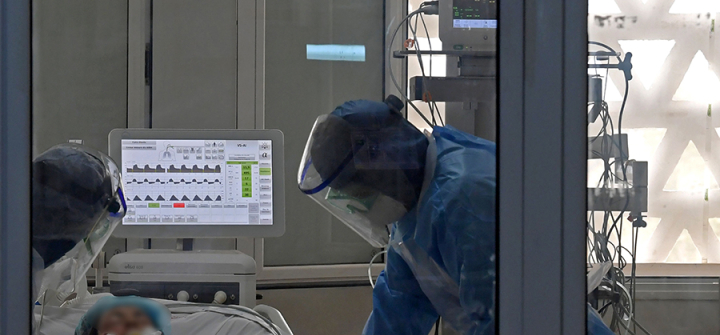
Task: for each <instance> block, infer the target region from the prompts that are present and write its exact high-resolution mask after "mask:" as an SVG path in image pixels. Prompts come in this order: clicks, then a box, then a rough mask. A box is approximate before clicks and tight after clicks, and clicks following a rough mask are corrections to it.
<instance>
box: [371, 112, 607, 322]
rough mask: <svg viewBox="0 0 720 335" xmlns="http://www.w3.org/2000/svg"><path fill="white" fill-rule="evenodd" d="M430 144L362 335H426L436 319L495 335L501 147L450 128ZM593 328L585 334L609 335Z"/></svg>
mask: <svg viewBox="0 0 720 335" xmlns="http://www.w3.org/2000/svg"><path fill="white" fill-rule="evenodd" d="M432 137H433V139H434V144H433V143H432V141H431V145H430V147H431V148H430V149H428V163H427V164H426V169H427V168H432V165H435V167H434V169H432V171H426V174H427V173H429V175H427V176H426V179H425V182H424V183H423V192H422V194H421V196H420V200H419V202H418V204H417V205H416V207H415V208H414V209H412V210H411V211H409V212H408V213H407V214H406V215H405V216H404V217H403V218H402V219H401V220H400V221H398V222H397V223H396V224H395V225H394V227H393V232H392V237H391V247H390V248H389V249H388V254H387V265H386V269H385V271H383V272H382V273H381V274H380V276H379V277H378V280H377V283H376V285H375V289H374V290H373V311H372V313H371V314H370V318H369V319H368V321H367V324H366V325H365V329H364V330H363V334H395V335H404V334H408V335H409V334H414V335H426V334H428V332H429V331H430V330H431V328H432V326H433V324H434V323H435V321H436V320H437V319H438V316H439V315H442V317H443V319H444V320H445V321H446V322H448V323H449V324H450V325H451V326H453V328H455V329H456V330H458V331H460V332H461V333H463V334H471V335H493V334H495V315H494V306H495V231H496V224H495V192H496V191H495V185H496V183H495V175H496V174H495V166H496V165H495V156H496V147H495V144H494V143H492V142H490V141H486V140H483V139H480V138H477V137H475V136H471V135H468V134H466V133H464V132H461V131H459V130H457V129H455V128H453V127H450V126H446V127H435V128H434V129H433V133H432ZM433 146H435V147H433ZM433 150H436V153H435V154H434V156H435V157H436V159H433V157H431V154H433V153H432V152H431V151H433ZM591 321H595V322H591V323H590V324H589V325H588V326H589V327H588V328H589V332H588V334H594V335H601V334H602V335H604V334H608V332H609V334H612V333H611V332H610V330H609V329H607V327H606V326H605V325H604V324H602V321H600V322H597V321H598V320H597V319H592V320H591ZM590 326H592V327H590Z"/></svg>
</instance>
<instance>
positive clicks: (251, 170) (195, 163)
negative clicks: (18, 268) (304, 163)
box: [122, 139, 273, 225]
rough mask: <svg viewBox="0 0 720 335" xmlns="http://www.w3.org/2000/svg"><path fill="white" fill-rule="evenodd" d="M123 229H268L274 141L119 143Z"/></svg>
mask: <svg viewBox="0 0 720 335" xmlns="http://www.w3.org/2000/svg"><path fill="white" fill-rule="evenodd" d="M122 166H123V183H124V191H125V197H126V199H127V205H128V206H127V207H128V209H127V214H126V216H125V218H124V219H123V224H125V225H178V224H180V225H202V224H207V225H272V224H273V203H272V201H273V188H272V185H273V183H272V178H273V171H272V141H270V140H164V139H163V140H159V139H153V140H142V139H132V140H129V139H124V140H122Z"/></svg>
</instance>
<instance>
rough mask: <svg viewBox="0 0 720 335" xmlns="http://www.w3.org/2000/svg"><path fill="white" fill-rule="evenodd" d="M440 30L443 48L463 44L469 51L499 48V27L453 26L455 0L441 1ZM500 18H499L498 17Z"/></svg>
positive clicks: (449, 48)
mask: <svg viewBox="0 0 720 335" xmlns="http://www.w3.org/2000/svg"><path fill="white" fill-rule="evenodd" d="M439 15H440V19H439V30H440V40H441V41H442V43H443V50H453V48H454V46H455V45H462V46H464V48H465V49H463V50H469V51H495V50H496V49H497V38H496V36H497V28H455V27H453V1H451V0H448V1H441V2H440V7H439ZM498 19H499V18H498Z"/></svg>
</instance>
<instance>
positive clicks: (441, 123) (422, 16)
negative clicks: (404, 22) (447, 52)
mask: <svg viewBox="0 0 720 335" xmlns="http://www.w3.org/2000/svg"><path fill="white" fill-rule="evenodd" d="M422 6H429V5H427V4H426V3H423V5H422ZM435 6H437V4H435ZM425 14H427V13H423V14H421V15H418V16H419V17H420V21H421V22H422V24H423V29H424V30H425V37H427V40H428V49H430V51H431V52H432V50H433V48H432V39H431V38H430V32H428V28H427V24H425ZM429 57H430V77H432V73H433V72H432V61H433V57H434V56H433V55H432V54H430V56H429ZM419 62H420V63H422V62H423V60H422V57H420V58H419ZM423 87H424V88H425V90H426V91H427V92H428V104H429V105H430V106H431V111H432V110H433V107H434V111H435V113H437V118H438V120H439V121H440V125H441V126H443V127H444V126H445V121H444V120H443V118H442V115H441V114H440V110H439V109H438V106H437V103H436V102H435V100H433V98H432V94H431V93H430V91H429V90H428V89H427V85H425V83H423Z"/></svg>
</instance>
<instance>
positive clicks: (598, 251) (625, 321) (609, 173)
mask: <svg viewBox="0 0 720 335" xmlns="http://www.w3.org/2000/svg"><path fill="white" fill-rule="evenodd" d="M589 43H590V44H593V45H598V46H601V47H603V48H605V49H607V50H609V51H611V52H612V53H614V54H615V57H616V58H617V60H618V62H620V63H621V64H620V65H623V66H628V65H627V64H629V60H628V61H626V62H623V61H622V59H621V58H620V56H619V55H618V53H617V52H615V51H614V50H613V49H612V48H611V47H609V46H607V45H605V44H602V43H598V42H589ZM628 56H629V55H628ZM629 57H631V56H629ZM609 63H610V60H609V59H608V64H609ZM623 63H624V64H623ZM619 68H620V69H622V67H619ZM626 69H627V68H626ZM623 71H624V72H625V76H624V77H625V92H624V95H623V101H622V104H621V107H620V112H619V115H618V120H617V121H618V124H617V126H618V129H617V130H618V134H620V135H622V121H623V116H624V111H625V107H626V104H627V98H628V92H629V80H630V74H629V71H625V70H623ZM596 73H597V71H596ZM605 78H606V82H605V88H604V92H603V101H602V105H601V111H600V116H601V120H602V127H601V129H600V131H599V133H598V134H597V136H595V137H594V138H592V139H591V141H590V142H591V143H593V142H595V141H597V140H598V139H600V138H601V139H602V140H601V143H600V145H599V146H600V150H599V151H596V150H593V152H592V153H593V154H594V155H596V156H599V158H601V159H602V161H603V165H604V171H603V174H602V176H601V177H600V179H599V180H598V187H601V188H608V187H610V186H611V185H612V184H613V183H617V182H619V183H620V184H622V185H623V186H624V187H625V188H628V187H632V183H631V182H630V181H629V180H628V178H627V168H628V166H629V164H630V163H631V162H632V160H628V159H627V153H626V152H625V151H624V149H623V139H622V136H620V137H619V138H618V140H617V141H616V140H615V138H614V135H615V129H614V125H613V120H612V117H611V116H610V113H609V107H608V105H607V102H606V100H605V98H606V95H607V86H608V82H607V80H609V76H608V71H606V74H605ZM590 105H592V104H589V106H590ZM615 148H617V150H618V152H619V158H613V159H612V161H611V158H612V156H613V151H614V149H615ZM618 164H619V166H618ZM613 168H616V169H617V170H620V174H616V173H614V172H613ZM617 170H616V171H617ZM611 180H614V181H615V182H611ZM628 206H629V198H628V197H626V199H625V205H624V206H623V209H622V210H621V211H620V212H619V215H618V216H617V217H616V216H615V215H614V214H613V212H612V211H605V212H604V213H603V214H604V218H603V223H602V227H601V229H600V230H599V231H598V230H596V228H597V227H596V225H595V215H596V213H595V211H592V212H591V214H590V217H589V218H588V232H589V234H588V237H589V238H592V241H588V247H589V249H590V253H589V255H588V260H589V261H592V260H594V261H596V262H603V261H607V260H609V261H611V262H612V263H613V264H617V267H615V266H613V268H612V269H611V271H610V273H609V275H608V277H609V278H608V279H607V280H609V281H610V287H608V288H607V289H608V290H609V291H611V292H618V291H620V292H622V293H620V297H621V299H620V300H619V301H617V302H614V301H610V302H608V303H607V304H605V305H603V306H602V308H600V309H599V312H600V313H601V314H602V315H605V314H606V313H607V311H608V307H613V308H612V311H613V312H612V313H613V316H612V320H611V324H610V325H611V329H613V330H618V331H621V330H622V329H620V327H622V328H624V329H625V331H624V333H625V334H633V335H634V334H635V332H634V331H632V330H631V329H630V324H631V323H632V325H633V326H637V327H639V328H640V329H641V330H642V331H643V332H645V333H646V334H650V333H649V332H647V330H646V329H645V328H643V327H642V325H640V324H638V323H637V320H635V317H634V313H635V303H634V302H635V292H636V262H637V243H638V235H639V227H635V226H634V224H633V227H632V228H631V232H630V233H631V246H630V249H628V247H627V246H624V245H623V244H622V241H623V231H624V229H623V226H624V213H625V212H627V209H628ZM611 236H616V237H617V241H618V245H615V244H614V243H612V242H611V241H610V237H611ZM609 247H611V248H609ZM611 250H612V251H611ZM624 255H628V256H629V257H630V264H631V274H630V277H629V278H627V277H625V275H624V274H623V272H622V271H623V269H624V268H625V267H626V266H627V265H628V260H626V258H625V256H624ZM625 283H628V284H629V289H628V288H627V287H626V286H625ZM621 314H622V315H621Z"/></svg>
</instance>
